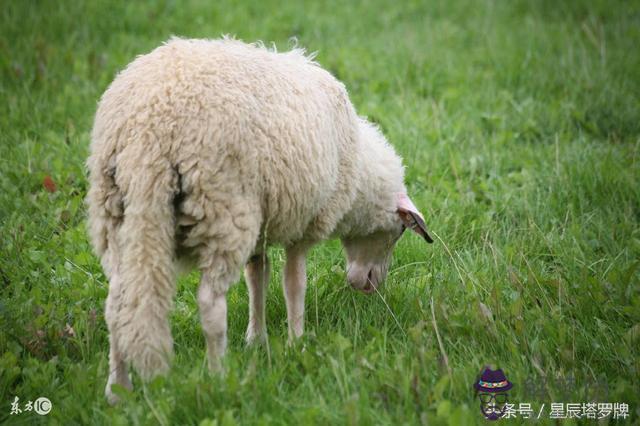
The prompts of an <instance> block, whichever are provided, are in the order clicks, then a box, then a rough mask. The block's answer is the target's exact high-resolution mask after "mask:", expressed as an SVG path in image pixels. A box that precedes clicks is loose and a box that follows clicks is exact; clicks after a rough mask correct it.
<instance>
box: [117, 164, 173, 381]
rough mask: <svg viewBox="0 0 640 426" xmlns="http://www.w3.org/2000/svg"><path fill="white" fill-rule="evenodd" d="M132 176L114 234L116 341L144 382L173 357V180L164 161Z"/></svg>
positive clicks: (167, 365) (142, 168)
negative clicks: (116, 245)
mask: <svg viewBox="0 0 640 426" xmlns="http://www.w3.org/2000/svg"><path fill="white" fill-rule="evenodd" d="M159 163H160V164H159ZM131 175H132V177H133V178H132V179H131V181H130V182H128V185H127V189H126V191H125V194H126V195H125V211H124V216H123V221H122V225H121V226H120V228H119V229H118V242H119V247H120V259H119V273H120V278H121V286H120V295H119V296H120V297H119V309H118V313H117V318H116V328H117V333H116V339H117V345H118V348H119V350H120V351H121V352H122V354H123V355H124V359H125V360H126V361H128V362H129V363H131V365H133V367H134V368H135V369H136V370H137V372H138V373H139V374H140V376H141V377H142V378H143V379H144V380H148V379H150V378H152V377H154V376H155V375H157V374H162V373H164V372H166V371H167V370H168V368H169V363H170V361H171V358H172V357H173V339H172V338H171V330H170V327H169V319H168V315H169V311H170V310H171V308H172V305H173V298H174V295H175V267H174V264H175V262H174V260H175V259H174V257H175V212H174V204H173V201H174V197H175V194H176V188H177V185H178V176H177V173H176V172H175V170H174V169H173V168H172V167H171V165H170V164H169V163H168V162H167V161H160V162H154V164H151V165H141V166H139V167H138V168H136V170H135V173H131Z"/></svg>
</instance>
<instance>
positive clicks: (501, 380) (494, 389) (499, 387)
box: [473, 367, 513, 393]
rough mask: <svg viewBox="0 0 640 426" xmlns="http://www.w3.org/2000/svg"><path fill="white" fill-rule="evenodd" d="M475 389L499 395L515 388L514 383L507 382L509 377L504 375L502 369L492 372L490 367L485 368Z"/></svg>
mask: <svg viewBox="0 0 640 426" xmlns="http://www.w3.org/2000/svg"><path fill="white" fill-rule="evenodd" d="M473 387H474V388H476V390H477V391H478V392H491V393H498V392H506V391H508V390H509V389H511V388H512V387H513V383H511V382H510V381H508V380H507V376H505V375H504V372H503V371H502V370H501V369H500V368H498V369H497V370H492V369H490V368H489V367H485V369H484V371H483V372H482V374H481V375H480V379H478V382H477V383H476V384H475V385H474V386H473Z"/></svg>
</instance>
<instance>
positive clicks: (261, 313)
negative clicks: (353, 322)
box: [87, 37, 432, 403]
mask: <svg viewBox="0 0 640 426" xmlns="http://www.w3.org/2000/svg"><path fill="white" fill-rule="evenodd" d="M87 166H88V170H89V184H90V187H89V192H88V195H87V204H88V228H89V233H90V237H91V242H92V245H93V247H94V250H95V252H96V253H97V255H98V257H99V258H100V260H101V265H102V267H103V270H104V271H105V275H106V276H107V278H108V280H109V294H108V297H107V301H106V306H105V319H106V322H107V326H108V330H109V343H110V351H109V369H110V373H109V378H108V382H107V387H106V396H107V398H108V400H109V402H111V403H115V402H117V397H116V395H115V394H114V393H113V392H112V391H111V386H112V385H113V384H116V383H117V384H119V385H121V386H124V387H126V388H129V389H131V388H132V385H131V381H130V378H129V375H128V366H129V365H131V366H132V367H133V368H134V369H135V370H136V371H137V372H138V373H139V375H140V376H141V378H142V379H143V380H149V379H150V378H152V377H154V376H155V375H157V374H162V373H165V372H166V371H167V370H168V368H169V365H170V361H171V358H172V355H173V341H172V337H171V333H170V328H169V322H168V318H167V317H168V313H169V311H170V310H171V308H172V303H173V298H174V295H175V291H176V290H175V279H176V265H177V264H186V265H187V266H188V267H197V268H198V269H199V270H200V272H201V279H200V284H199V287H198V294H197V300H198V307H199V312H200V318H201V322H202V328H203V330H204V334H205V340H206V346H207V360H208V366H209V368H210V369H211V370H212V371H220V370H221V367H222V365H221V359H222V356H223V354H224V352H225V347H226V330H227V304H226V299H225V295H226V292H227V290H228V289H229V287H230V285H231V284H233V283H234V282H236V281H237V280H238V279H239V276H240V273H241V270H242V267H243V266H244V267H245V269H244V272H245V277H246V282H247V286H248V292H249V299H250V312H249V325H248V327H247V332H246V340H247V342H249V343H252V342H258V341H260V340H263V339H264V338H265V336H266V327H265V309H264V305H265V296H266V291H267V281H268V277H269V268H270V265H269V260H268V258H267V251H266V248H267V247H268V246H271V245H280V246H283V247H284V248H285V251H286V256H287V260H286V264H285V267H284V282H283V290H284V295H285V299H286V307H287V320H288V335H289V339H291V340H293V339H296V338H298V337H300V336H301V335H302V334H303V328H304V296H305V288H306V272H305V253H306V252H307V250H308V249H309V248H310V247H311V246H312V245H314V244H315V243H317V242H320V241H322V240H326V239H329V238H340V239H341V240H342V243H343V246H344V248H345V251H346V257H347V271H348V273H347V281H348V282H349V283H350V284H351V286H352V287H353V288H355V289H357V290H361V291H363V292H365V293H372V292H374V291H376V289H377V288H378V286H379V285H380V284H381V283H382V281H383V280H384V279H385V277H386V274H387V269H388V266H389V262H390V257H391V251H392V249H393V246H394V244H395V242H396V241H397V240H398V239H399V238H400V236H401V235H402V233H403V231H404V230H405V228H409V229H411V230H413V231H415V232H416V233H418V234H419V235H421V236H422V237H423V238H425V239H426V240H427V241H428V242H432V239H431V237H430V236H429V234H428V233H427V228H426V226H425V223H424V218H423V216H422V214H421V213H420V212H419V211H418V209H417V208H416V207H415V205H414V204H413V203H412V202H411V200H410V198H409V197H408V195H407V191H406V187H405V184H404V169H403V165H402V162H401V159H400V157H399V156H398V155H397V154H396V153H395V151H394V149H393V148H392V147H391V146H390V145H389V144H388V143H387V141H386V139H385V137H384V136H383V135H382V133H381V131H380V130H379V129H378V128H377V127H376V126H375V125H373V124H372V123H370V122H368V121H367V120H366V119H364V118H361V117H359V116H358V115H357V114H356V112H355V109H354V107H353V105H352V104H351V102H350V100H349V97H348V94H347V91H346V89H345V87H344V85H343V84H342V83H340V82H339V81H337V80H336V79H335V78H334V77H333V76H332V75H331V74H330V73H329V72H327V71H325V70H324V69H322V68H321V67H320V66H319V65H318V64H317V63H316V62H314V61H313V58H312V57H310V56H306V55H305V52H304V50H303V49H299V48H294V49H292V50H291V51H288V52H284V53H278V52H276V51H275V49H267V48H265V47H264V46H263V45H262V44H260V43H256V44H245V43H243V42H241V41H238V40H235V39H230V38H226V37H225V38H222V39H218V40H194V39H181V38H172V39H170V40H169V41H167V42H166V43H164V44H163V45H161V46H160V47H158V48H156V49H155V50H153V51H152V52H150V53H148V54H146V55H142V56H139V57H137V58H136V59H135V60H134V61H133V62H131V63H130V64H129V65H128V66H127V67H126V69H124V70H123V71H121V72H120V73H119V74H118V75H117V76H116V78H115V79H114V81H113V82H112V83H111V85H110V86H109V87H108V89H107V90H106V92H105V93H104V94H103V96H102V98H101V99H100V102H99V105H98V108H97V111H96V115H95V121H94V126H93V130H92V134H91V145H90V155H89V158H88V160H87ZM189 265H190V266H189Z"/></svg>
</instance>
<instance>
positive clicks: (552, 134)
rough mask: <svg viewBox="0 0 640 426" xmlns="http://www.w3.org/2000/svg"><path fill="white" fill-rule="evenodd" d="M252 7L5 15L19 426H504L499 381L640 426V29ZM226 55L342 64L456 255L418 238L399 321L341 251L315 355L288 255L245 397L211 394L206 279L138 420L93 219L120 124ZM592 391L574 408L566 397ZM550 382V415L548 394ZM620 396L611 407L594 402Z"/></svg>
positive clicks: (514, 12)
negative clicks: (112, 363)
mask: <svg viewBox="0 0 640 426" xmlns="http://www.w3.org/2000/svg"><path fill="white" fill-rule="evenodd" d="M244 3H245V4H237V3H236V2H231V1H221V2H213V1H208V0H191V1H185V2H177V1H162V2H157V3H156V2H153V3H152V2H149V3H143V2H113V3H107V2H102V1H86V2H85V1H57V2H54V1H26V0H25V1H19V0H14V1H7V2H4V3H3V4H2V7H0V100H1V102H0V291H1V296H0V422H3V421H9V422H16V423H22V424H27V423H31V422H33V421H45V420H46V421H53V422H56V423H61V424H73V423H95V424H130V423H131V424H158V423H160V424H194V423H195V424H197V423H199V422H200V421H202V420H204V419H210V422H206V421H205V422H203V424H215V423H216V422H217V424H225V425H227V424H233V423H242V424H246V423H257V424H283V423H288V424H304V423H321V424H322V423H332V424H373V423H376V424H377V423H386V424H405V423H423V424H427V423H428V424H431V425H433V424H447V423H450V424H470V423H471V424H472V423H480V422H481V421H482V418H481V415H480V412H479V409H478V401H477V399H474V395H473V392H472V384H473V383H474V379H475V377H476V375H477V374H478V372H479V371H480V370H481V368H482V367H483V366H484V365H486V364H490V365H493V366H495V367H501V368H502V369H503V370H504V371H505V372H506V374H507V376H508V378H509V379H510V380H511V381H512V382H514V383H515V385H516V386H515V387H514V389H513V391H512V393H511V399H512V401H514V402H516V403H517V402H527V401H528V402H532V403H533V404H534V407H539V404H541V403H543V402H545V403H547V406H548V404H549V403H550V402H553V401H555V402H588V401H590V400H594V401H596V402H626V403H628V404H630V411H631V414H632V417H633V419H634V420H633V421H638V418H639V417H640V397H639V395H640V357H639V354H640V350H639V348H640V284H639V282H640V261H639V259H640V231H639V226H638V223H639V221H640V166H639V161H640V159H639V155H640V153H639V152H638V151H639V147H640V98H639V94H640V53H639V52H640V51H639V50H638V46H639V45H640V5H639V4H638V3H637V2H631V1H627V2H623V1H612V2H605V1H574V2H552V1H550V0H549V1H534V2H529V1H524V0H514V1H482V2H476V1H470V0H469V1H464V0H463V1H455V2H449V1H444V0H441V1H433V2H428V3H425V4H423V3H422V2H393V1H372V2H366V3H360V2H337V1H330V2H326V3H323V4H321V3H322V2H308V3H307V4H302V3H295V4H294V3H291V4H285V3H283V2H276V1H263V2H251V1H246V2H244ZM343 3H345V4H343ZM222 33H231V34H235V35H237V37H238V38H241V39H244V40H247V41H254V40H258V39H261V40H264V41H266V42H270V41H274V42H275V44H276V45H277V46H278V48H280V49H286V48H287V46H289V45H290V42H289V39H290V38H291V37H294V36H295V37H297V39H298V41H299V43H300V44H301V45H303V46H305V47H307V48H308V49H309V50H310V51H318V57H317V60H318V61H319V62H320V63H321V64H322V65H323V66H324V67H326V68H327V69H329V70H330V71H331V72H332V73H333V74H334V75H336V76H337V77H338V78H339V79H340V80H342V81H343V82H344V83H345V84H346V86H347V88H348V89H349V92H350V94H351V97H352V100H353V102H354V103H355V105H356V107H357V109H358V111H359V113H360V114H362V115H367V116H369V117H370V118H371V119H373V120H375V121H376V122H378V123H379V124H380V126H381V127H382V128H383V130H384V131H385V133H386V135H387V136H388V138H389V140H390V141H391V142H392V143H393V144H394V146H395V147H396V148H397V150H398V151H399V153H401V154H402V156H403V157H404V159H405V164H406V167H407V183H408V187H409V190H410V193H411V195H412V197H413V198H414V200H415V201H416V204H417V205H418V206H419V207H420V208H421V209H422V210H423V211H424V213H425V216H426V217H427V223H428V225H429V226H430V228H431V229H432V230H433V231H434V233H435V234H437V235H438V236H439V239H438V241H436V243H435V244H433V245H431V246H427V245H425V244H424V243H423V242H422V241H420V240H419V238H417V237H415V236H408V235H407V236H405V237H403V239H402V241H401V242H400V244H399V246H398V247H397V249H396V252H395V255H394V261H393V264H392V268H391V271H390V274H389V279H388V281H387V285H386V287H385V289H384V291H383V296H384V298H385V299H386V303H387V304H388V308H387V307H386V305H385V303H384V301H383V300H382V298H380V297H378V296H370V297H367V296H364V295H360V294H356V293H355V292H353V291H351V290H349V289H348V288H347V287H346V284H345V277H344V256H343V253H342V251H341V248H340V245H339V244H338V243H337V242H329V243H326V244H323V245H321V246H318V247H317V248H315V249H314V251H313V252H312V254H311V255H310V257H309V259H308V275H309V291H308V294H307V303H306V305H307V317H306V330H307V334H306V336H305V338H304V339H303V341H302V342H301V343H300V344H298V345H296V346H295V347H292V348H288V347H287V345H286V322H285V318H286V313H285V307H284V301H283V297H282V294H281V290H280V278H281V268H282V261H283V252H282V250H281V249H278V248H274V249H272V251H271V256H272V259H273V264H274V268H273V272H272V277H271V278H272V280H271V292H270V294H269V297H268V302H267V304H268V314H267V315H268V328H269V333H270V340H269V347H268V350H267V348H264V347H262V348H256V349H248V348H246V347H245V345H244V343H243V334H244V330H245V327H246V323H247V317H248V314H247V310H248V307H247V294H246V293H247V292H246V289H245V286H244V283H239V285H236V286H235V287H234V288H233V289H232V290H231V291H230V293H229V296H228V298H229V350H228V355H227V358H226V362H227V371H228V372H227V374H226V376H224V377H217V376H216V377H210V376H209V375H208V373H207V372H206V368H205V361H204V338H203V337H202V333H201V328H200V325H199V321H198V314H197V308H196V302H195V296H194V290H195V288H196V286H197V280H198V277H197V274H195V273H194V274H192V275H190V276H189V277H187V278H184V279H181V280H180V283H179V290H178V296H177V300H176V309H175V312H174V314H173V316H172V326H173V333H174V337H175V342H176V344H175V345H176V353H177V357H176V359H175V362H174V366H173V369H172V371H171V373H170V375H169V376H168V377H166V378H160V379H158V380H156V381H154V382H152V383H150V384H148V385H147V386H143V385H142V384H141V383H140V382H139V380H138V379H137V378H135V382H136V383H135V384H136V390H135V391H134V392H133V393H131V394H124V398H125V401H124V402H123V403H122V404H121V405H120V406H118V407H115V408H112V407H109V406H108V405H107V404H106V402H105V399H104V397H103V390H104V385H105V380H106V377H107V351H108V341H107V330H106V326H105V323H104V317H103V309H104V301H105V297H106V295H107V282H106V280H105V277H104V275H103V273H102V271H101V268H100V266H99V263H98V261H97V259H96V258H95V256H94V255H93V254H92V252H91V249H90V246H89V244H88V241H87V235H86V230H85V215H86V214H85V208H84V205H83V199H84V196H85V194H86V191H87V180H86V171H85V167H84V161H85V158H86V156H87V152H88V150H87V147H88V143H89V133H90V129H91V124H92V118H93V114H94V112H95V107H96V102H97V100H98V99H99V97H100V95H101V93H102V92H103V91H104V90H105V88H106V87H107V85H108V84H109V82H110V81H111V80H112V79H113V77H114V75H115V73H116V72H117V71H118V70H119V69H122V68H123V67H124V66H125V65H126V64H127V63H128V62H129V61H131V60H132V59H133V58H134V57H135V55H138V54H141V53H145V52H148V51H149V50H151V49H152V48H154V47H155V46H157V45H158V44H160V43H161V42H162V41H164V40H166V39H167V38H168V37H169V36H170V35H172V34H177V35H183V36H190V37H210V38H213V37H217V36H219V35H220V34H222ZM45 176H51V178H52V179H53V181H54V182H55V183H56V185H57V191H56V192H54V193H50V192H47V191H46V190H45V188H44V186H43V179H44V177H45ZM390 311H392V312H393V315H395V318H396V319H397V321H396V319H394V317H393V316H392V314H391V312H390ZM434 319H435V321H434ZM436 325H437V326H436ZM436 331H437V332H438V333H439V335H440V338H441V341H442V346H440V345H439V343H438V339H437V337H436ZM443 351H444V353H446V356H447V358H448V364H447V363H446V362H445V361H444V357H443ZM569 376H574V377H575V386H574V387H573V388H572V389H571V391H570V392H569V395H564V396H563V395H561V389H560V388H559V387H558V386H557V385H556V382H555V378H557V377H564V378H567V377H569ZM542 377H546V382H547V385H546V386H542V387H541V389H539V391H540V392H538V394H536V395H530V394H529V393H528V392H527V387H526V386H524V384H525V382H526V380H527V378H534V379H538V380H539V381H540V382H542V380H541V378H542ZM594 380H600V381H603V382H606V383H607V385H608V394H607V395H603V394H598V395H595V396H594V395H593V392H592V391H590V383H591V382H593V381H594ZM15 396H18V397H19V398H20V399H21V401H22V402H25V401H26V400H29V399H31V400H34V399H36V398H37V397H39V396H47V397H49V398H50V399H51V401H52V402H53V407H54V408H53V411H52V413H51V414H49V415H48V416H47V417H39V416H37V415H35V414H33V413H26V414H25V413H23V414H22V415H20V416H17V417H16V416H10V415H9V411H10V403H11V402H12V401H13V399H14V397H15ZM546 422H550V421H549V420H546Z"/></svg>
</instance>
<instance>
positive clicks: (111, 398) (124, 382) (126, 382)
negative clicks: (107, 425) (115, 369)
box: [104, 373, 133, 405]
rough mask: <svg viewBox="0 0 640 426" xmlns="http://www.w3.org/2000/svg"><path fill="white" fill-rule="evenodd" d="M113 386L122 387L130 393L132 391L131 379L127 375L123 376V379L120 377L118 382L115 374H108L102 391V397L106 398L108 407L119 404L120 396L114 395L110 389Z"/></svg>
mask: <svg viewBox="0 0 640 426" xmlns="http://www.w3.org/2000/svg"><path fill="white" fill-rule="evenodd" d="M114 384H115V385H119V386H122V387H124V388H125V389H128V390H130V391H131V390H133V385H132V384H131V379H130V378H129V376H128V375H126V374H125V375H124V377H120V380H118V377H116V374H115V373H112V374H110V375H109V380H107V386H106V387H105V390H104V395H105V396H106V397H107V402H108V403H109V405H116V404H118V403H119V402H120V396H118V395H117V394H116V393H114V392H113V390H112V389H111V386H112V385H114Z"/></svg>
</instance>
